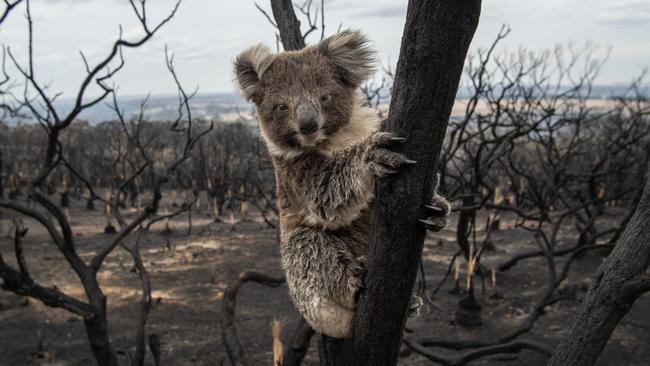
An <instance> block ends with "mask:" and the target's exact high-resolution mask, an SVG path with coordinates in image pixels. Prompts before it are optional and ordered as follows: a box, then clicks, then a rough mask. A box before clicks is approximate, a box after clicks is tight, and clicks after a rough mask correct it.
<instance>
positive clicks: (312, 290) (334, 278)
mask: <svg viewBox="0 0 650 366" xmlns="http://www.w3.org/2000/svg"><path fill="white" fill-rule="evenodd" d="M281 252H282V263H283V267H284V270H285V274H286V277H287V286H288V287H289V293H290V294H291V297H292V298H293V300H294V302H295V304H296V307H297V308H298V310H299V311H300V312H301V313H302V315H303V316H304V317H305V320H307V321H308V322H309V324H310V325H311V326H312V327H313V328H314V329H315V330H316V331H318V332H320V333H323V334H326V335H328V336H330V337H335V338H346V337H348V336H349V335H350V333H351V331H352V319H353V317H354V309H355V307H356V295H357V293H358V292H359V289H360V288H361V287H362V276H363V272H364V263H363V257H354V255H353V254H352V252H351V251H350V250H349V248H348V247H347V246H346V245H345V243H344V242H343V241H342V240H340V239H339V238H338V237H336V236H335V235H333V234H330V233H327V232H324V231H319V230H316V229H313V228H309V227H301V228H298V229H295V230H292V231H290V232H288V233H283V235H282V240H281Z"/></svg>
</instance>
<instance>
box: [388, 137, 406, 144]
mask: <svg viewBox="0 0 650 366" xmlns="http://www.w3.org/2000/svg"><path fill="white" fill-rule="evenodd" d="M406 140H408V139H407V138H406V137H397V136H394V137H391V138H390V142H396V143H402V142H406Z"/></svg>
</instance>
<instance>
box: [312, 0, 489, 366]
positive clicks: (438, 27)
mask: <svg viewBox="0 0 650 366" xmlns="http://www.w3.org/2000/svg"><path fill="white" fill-rule="evenodd" d="M480 11H481V1H480V0H471V1H455V0H435V1H434V0H429V1H426V0H411V1H409V5H408V11H407V15H406V24H405V26H404V35H403V36H402V46H401V50H400V57H399V61H398V63H397V70H396V76H395V84H394V86H393V96H392V99H391V104H390V112H389V115H388V120H387V122H386V125H385V130H386V131H389V132H393V133H395V134H396V135H398V136H402V137H407V138H408V142H407V143H406V144H404V146H403V150H402V152H403V153H404V154H405V155H406V156H408V157H409V158H410V159H413V160H416V161H417V162H418V164H416V165H414V166H413V167H412V168H410V169H408V170H405V171H403V172H401V173H400V174H397V175H395V176H391V177H387V178H385V179H379V180H378V182H377V185H376V192H377V194H376V196H377V200H376V202H375V212H374V221H373V228H372V233H371V237H370V253H369V255H368V263H367V268H366V270H367V272H366V275H365V287H366V288H365V291H364V292H362V294H361V297H360V300H359V303H358V305H357V313H356V317H355V324H354V338H353V340H350V341H340V340H332V339H329V338H326V337H324V338H323V339H322V340H321V342H322V344H323V347H322V350H321V364H322V365H395V364H396V363H397V357H398V354H399V348H400V344H401V342H402V331H403V329H404V323H405V322H406V311H407V307H408V303H409V300H410V298H411V291H412V289H413V284H414V282H415V277H416V273H417V268H418V263H419V261H420V258H421V255H422V245H423V242H424V234H425V230H424V228H422V227H421V226H420V225H418V221H417V219H420V218H424V217H425V216H426V213H425V212H423V211H422V209H421V208H420V207H421V205H422V204H423V203H427V202H429V200H430V197H431V196H432V190H433V181H434V176H433V175H434V173H435V172H436V171H437V170H438V157H439V155H440V150H441V147H442V143H443V139H444V136H445V131H446V129H447V122H448V120H449V116H450V114H451V108H452V106H453V103H454V100H455V98H456V92H457V90H458V83H459V81H460V77H461V74H462V70H463V64H464V61H465V57H466V55H467V50H468V48H469V44H470V42H471V40H472V37H473V35H474V32H475V30H476V27H477V25H478V19H479V15H480ZM330 350H331V351H330ZM332 351H336V352H332ZM342 352H345V353H346V355H345V356H342V355H341V353H342Z"/></svg>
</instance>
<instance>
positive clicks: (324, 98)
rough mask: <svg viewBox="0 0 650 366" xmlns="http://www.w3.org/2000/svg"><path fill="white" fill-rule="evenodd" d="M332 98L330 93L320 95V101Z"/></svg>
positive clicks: (327, 100)
mask: <svg viewBox="0 0 650 366" xmlns="http://www.w3.org/2000/svg"><path fill="white" fill-rule="evenodd" d="M330 99H332V97H331V96H330V95H329V94H323V95H321V96H320V101H321V102H323V103H325V102H329V101H330Z"/></svg>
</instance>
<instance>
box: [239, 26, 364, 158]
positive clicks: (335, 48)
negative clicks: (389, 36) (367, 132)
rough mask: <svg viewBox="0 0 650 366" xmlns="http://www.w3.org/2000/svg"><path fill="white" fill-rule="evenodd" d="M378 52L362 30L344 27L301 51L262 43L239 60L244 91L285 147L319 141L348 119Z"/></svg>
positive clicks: (265, 129) (266, 130)
mask: <svg viewBox="0 0 650 366" xmlns="http://www.w3.org/2000/svg"><path fill="white" fill-rule="evenodd" d="M374 63H375V61H374V52H373V51H372V49H371V48H370V46H369V42H368V40H367V39H366V37H364V36H363V35H362V34H361V33H360V32H356V31H344V32H341V33H338V34H336V35H334V36H332V37H329V38H326V39H324V40H323V41H321V42H320V43H319V44H316V45H314V46H310V47H307V48H305V49H302V50H300V51H290V52H282V53H277V54H272V53H271V52H270V51H269V49H268V48H267V47H265V46H263V45H257V46H253V47H251V48H249V49H248V50H246V51H244V52H242V53H241V54H240V55H239V56H238V57H237V59H236V60H235V75H236V79H237V83H238V85H239V89H240V91H241V94H242V95H243V96H244V97H245V98H246V99H247V100H249V101H252V102H253V103H255V105H256V106H257V113H258V116H259V119H260V123H261V128H262V133H263V134H264V136H265V137H266V138H267V140H269V142H271V144H272V145H274V147H275V148H277V149H280V150H283V151H296V150H302V149H309V148H314V147H318V146H319V145H321V144H324V143H326V141H327V140H328V139H330V138H331V137H332V136H334V135H335V134H336V133H337V132H338V131H339V130H340V129H341V128H342V127H343V126H345V125H346V124H347V123H348V122H349V120H350V115H351V113H352V110H353V108H354V107H355V90H356V89H357V88H359V86H361V84H362V83H363V82H364V81H365V80H366V79H367V78H368V77H370V76H372V75H373V73H374Z"/></svg>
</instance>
